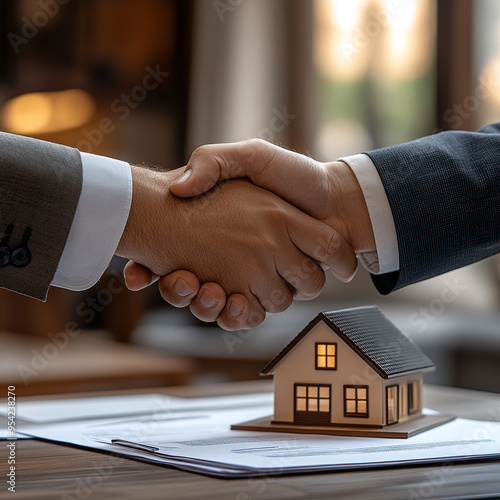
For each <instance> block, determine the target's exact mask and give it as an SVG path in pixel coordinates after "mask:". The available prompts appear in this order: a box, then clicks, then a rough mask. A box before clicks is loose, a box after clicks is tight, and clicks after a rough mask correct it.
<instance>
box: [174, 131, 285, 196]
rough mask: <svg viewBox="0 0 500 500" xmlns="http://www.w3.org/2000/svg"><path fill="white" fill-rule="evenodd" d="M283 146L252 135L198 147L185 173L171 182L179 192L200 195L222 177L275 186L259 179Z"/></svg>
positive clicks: (265, 186)
mask: <svg viewBox="0 0 500 500" xmlns="http://www.w3.org/2000/svg"><path fill="white" fill-rule="evenodd" d="M279 149H280V148H277V146H274V145H272V144H270V143H266V142H265V141H261V140H255V139H251V140H248V141H242V142H235V143H228V144H207V145H205V146H201V147H199V148H198V149H196V150H195V151H194V152H193V154H192V155H191V157H190V158H189V162H188V164H187V165H186V168H185V169H184V172H183V173H182V175H181V176H180V177H179V178H178V179H177V180H176V181H174V182H173V183H172V184H171V185H170V192H171V193H172V194H173V195H175V196H180V197H191V196H198V195H200V194H202V193H205V192H207V191H208V190H209V189H211V188H213V187H214V185H215V184H216V183H217V182H218V181H223V180H228V179H235V178H242V177H247V178H249V179H250V180H251V181H252V182H254V184H257V185H260V186H261V187H264V188H268V189H269V188H272V187H273V186H268V185H262V183H259V182H255V181H256V177H258V175H259V173H260V172H261V171H262V169H263V168H265V167H266V166H267V165H268V164H269V163H270V161H271V160H272V158H273V157H274V156H275V155H276V151H277V150H279Z"/></svg>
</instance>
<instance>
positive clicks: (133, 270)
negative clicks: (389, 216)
mask: <svg viewBox="0 0 500 500" xmlns="http://www.w3.org/2000/svg"><path fill="white" fill-rule="evenodd" d="M132 176H133V183H134V193H133V199H132V207H131V212H130V215H129V220H128V222H127V227H126V229H125V231H124V236H123V237H122V241H121V242H120V245H119V248H118V251H117V253H118V254H119V255H124V256H127V257H128V258H131V259H132V261H131V262H129V263H128V264H127V265H126V267H125V280H126V283H127V286H128V287H129V288H130V289H132V290H138V289H141V288H144V287H145V286H148V285H150V284H151V283H153V282H155V281H157V280H158V279H159V289H160V293H161V295H162V297H163V298H164V299H165V300H166V301H167V302H169V303H170V304H172V305H174V306H177V307H184V306H188V305H189V306H190V309H191V311H192V313H193V314H194V315H195V316H196V317H198V318H200V319H202V320H204V321H217V322H218V324H219V325H220V326H221V327H222V328H225V329H227V330H236V329H241V328H249V327H254V326H257V325H258V324H260V323H261V322H262V321H263V320H264V318H265V313H266V312H280V311H283V310H285V309H286V308H287V307H288V306H289V305H290V304H291V302H292V300H293V298H296V299H312V298H314V297H316V296H317V295H318V294H319V293H320V291H321V289H322V288H323V285H324V282H325V275H324V271H323V270H322V269H321V267H320V264H324V265H326V266H328V267H330V269H331V270H332V272H333V273H334V275H335V276H336V277H337V278H338V279H339V280H340V281H343V282H346V281H349V280H350V279H351V278H352V277H353V275H354V273H355V271H356V267H357V259H356V255H355V251H356V252H359V251H371V250H374V247H375V243H374V238H373V232H372V230H371V224H370V221H369V216H368V212H367V209H366V205H365V203H364V198H363V195H362V192H361V189H360V187H359V185H358V183H357V181H356V178H355V176H354V174H353V173H352V171H351V170H350V168H349V167H348V166H347V165H346V164H345V163H343V162H332V163H320V162H316V161H314V160H312V159H311V158H308V157H306V156H303V155H300V154H297V153H293V152H290V151H288V150H285V149H282V148H279V147H278V146H275V145H273V144H270V143H267V142H265V141H262V140H259V139H252V140H250V141H244V142H239V143H234V144H220V145H208V146H202V147H201V148H198V149H197V150H196V151H195V152H194V153H193V154H192V155H191V158H190V160H189V162H188V164H187V166H186V167H184V168H182V169H178V170H175V171H172V172H164V173H160V172H153V171H150V170H146V169H143V168H139V167H132ZM234 178H240V179H245V180H247V181H250V182H244V181H242V180H232V181H230V182H222V181H226V180H228V179H234ZM151 185H154V186H156V188H155V189H154V190H153V193H151ZM203 193H205V194H203ZM202 194H203V196H200V195H202ZM160 276H161V278H160Z"/></svg>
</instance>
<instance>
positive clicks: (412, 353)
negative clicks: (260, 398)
mask: <svg viewBox="0 0 500 500" xmlns="http://www.w3.org/2000/svg"><path fill="white" fill-rule="evenodd" d="M319 321H324V322H325V323H326V324H327V325H328V326H330V328H332V329H333V330H334V331H335V332H336V333H337V334H338V335H340V337H341V338H343V339H344V340H345V342H346V343H347V344H348V345H350V346H351V347H352V348H353V349H354V350H355V351H356V352H357V353H358V354H360V355H361V356H362V357H363V358H365V359H366V361H367V362H368V363H369V364H370V365H371V366H372V367H373V368H374V369H375V371H377V372H378V373H379V374H380V375H381V376H382V377H384V378H391V377H396V376H400V375H404V374H405V373H410V372H415V371H430V370H432V369H433V368H434V363H433V362H432V361H431V360H430V359H429V358H428V357H427V356H426V355H425V354H424V353H423V352H422V351H421V350H420V348H419V347H417V346H416V345H415V344H414V343H413V342H412V341H411V340H410V339H409V338H408V337H407V336H406V335H405V334H404V333H402V332H401V330H399V329H398V328H397V327H396V326H395V325H394V324H393V323H392V322H391V321H389V319H387V317H386V316H385V315H384V314H383V313H382V311H380V309H379V308H378V307H376V306H366V307H353V308H352V309H341V310H339V311H328V312H322V313H320V314H318V316H317V317H316V318H315V319H314V320H313V321H311V322H310V323H309V324H308V325H307V326H306V327H305V328H304V330H302V332H301V333H299V335H297V336H296V337H295V338H294V339H293V340H292V341H291V342H290V343H289V344H288V345H287V346H286V347H285V348H284V349H283V350H282V351H281V352H280V353H279V354H278V355H277V356H276V357H275V358H274V359H273V360H272V361H271V362H270V363H269V364H268V365H267V366H266V367H265V368H264V369H263V370H262V372H261V375H266V374H268V373H270V372H271V371H272V370H273V368H274V367H275V366H276V365H277V364H278V363H279V362H280V361H281V359H283V358H284V357H285V356H286V355H287V354H288V353H289V352H290V351H291V350H292V349H293V348H294V347H295V346H296V345H297V344H298V343H299V342H300V341H301V340H302V339H303V338H304V337H305V336H306V335H307V334H308V333H309V332H310V331H311V329H312V328H313V327H314V326H315V325H316V324H317V323H318V322H319Z"/></svg>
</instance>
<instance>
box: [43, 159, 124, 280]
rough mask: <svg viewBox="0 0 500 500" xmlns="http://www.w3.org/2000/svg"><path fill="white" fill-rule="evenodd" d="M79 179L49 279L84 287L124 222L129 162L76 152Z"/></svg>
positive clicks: (102, 265)
mask: <svg viewBox="0 0 500 500" xmlns="http://www.w3.org/2000/svg"><path fill="white" fill-rule="evenodd" d="M80 155H81V158H82V167H83V183H82V191H81V194H80V199H79V201H78V206H77V210H76V213H75V217H74V219H73V224H72V226H71V230H70V232H69V235H68V239H67V241H66V246H65V247H64V251H63V253H62V255H61V259H60V261H59V265H58V268H57V271H56V274H55V276H54V279H53V281H52V285H53V286H58V287H61V288H68V289H70V290H86V289H87V288H90V287H91V286H92V285H94V284H95V283H96V282H97V281H98V280H99V278H100V277H101V276H102V274H103V273H104V271H105V270H106V268H107V267H108V265H109V262H110V260H111V258H112V257H113V255H114V253H115V251H116V247H117V246H118V243H119V241H120V238H121V235H122V233H123V230H124V228H125V224H126V222H127V218H128V214H129V211H130V203H131V200H132V175H131V172H130V166H129V164H128V163H125V162H123V161H119V160H114V159H112V158H107V157H104V156H97V155H92V154H89V153H80Z"/></svg>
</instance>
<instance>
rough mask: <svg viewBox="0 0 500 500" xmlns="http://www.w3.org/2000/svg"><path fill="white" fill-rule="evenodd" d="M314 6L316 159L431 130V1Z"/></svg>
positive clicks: (333, 1) (338, 1)
mask: <svg viewBox="0 0 500 500" xmlns="http://www.w3.org/2000/svg"><path fill="white" fill-rule="evenodd" d="M314 6H315V12H314V59H315V69H316V73H317V92H316V104H317V109H318V111H317V113H318V119H317V127H318V128H317V134H316V144H315V150H316V151H315V153H316V155H317V156H318V158H319V159H322V160H331V159H332V158H336V157H339V156H341V155H346V154H353V153H358V152H361V151H364V150H367V149H370V148H377V147H383V146H387V145H391V144H396V143H399V142H404V141H408V140H411V139H414V138H416V137H419V136H421V135H425V134H429V133H430V132H432V130H433V128H434V109H435V104H434V94H435V85H434V81H435V32H436V8H435V7H436V4H435V2H433V1H432V0H406V1H404V2H402V1H399V0H350V1H349V2H346V1H343V0H315V4H314Z"/></svg>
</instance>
